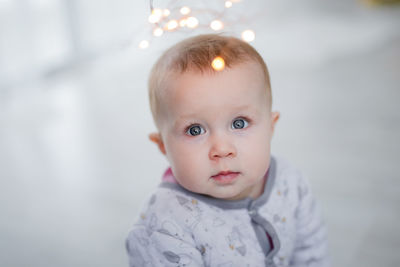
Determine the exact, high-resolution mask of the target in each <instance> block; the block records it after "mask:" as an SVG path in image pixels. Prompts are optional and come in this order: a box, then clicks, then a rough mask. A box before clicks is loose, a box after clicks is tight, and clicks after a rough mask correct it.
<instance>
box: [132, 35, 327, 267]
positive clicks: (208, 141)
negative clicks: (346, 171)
mask: <svg viewBox="0 0 400 267" xmlns="http://www.w3.org/2000/svg"><path fill="white" fill-rule="evenodd" d="M149 94H150V105H151V111H152V114H153V118H154V121H155V124H156V126H157V129H158V132H157V133H152V134H150V139H151V140H152V141H153V142H154V143H156V144H157V146H158V148H159V149H160V151H161V153H162V154H164V155H165V156H166V158H167V160H168V162H169V164H170V166H171V168H170V169H168V170H167V171H166V172H165V174H164V177H163V181H162V182H161V184H160V185H159V187H158V188H157V189H156V191H155V193H154V194H153V195H152V196H151V197H150V198H149V200H148V202H147V204H146V205H145V207H144V208H143V210H142V213H141V215H140V217H139V218H138V220H137V222H136V224H135V225H134V226H133V229H132V231H131V232H130V234H129V236H128V238H127V242H126V246H127V251H128V254H129V261H130V266H138V267H143V266H219V267H225V266H240V267H242V266H318V267H319V266H328V264H329V262H328V257H327V244H326V243H327V242H326V234H325V227H324V224H323V223H322V221H321V218H320V215H319V212H318V208H317V205H316V202H315V200H314V197H313V196H312V194H311V191H310V187H309V185H308V183H307V181H306V180H305V179H304V178H303V177H302V176H301V174H300V173H299V172H298V171H297V170H296V169H295V168H293V167H292V166H290V165H289V164H288V163H287V162H286V161H284V160H282V159H280V158H276V157H274V156H271V154H270V150H271V149H270V147H271V138H272V135H273V132H274V128H275V125H276V122H277V121H278V119H279V113H278V112H272V111H271V102H272V97H271V86H270V80H269V74H268V70H267V66H266V64H265V62H264V60H263V59H262V57H261V56H260V55H259V54H258V52H257V51H256V50H255V49H254V48H253V47H251V46H250V45H249V44H247V43H245V42H243V41H241V40H239V39H237V38H234V37H226V36H222V35H214V34H209V35H199V36H196V37H192V38H189V39H186V40H184V41H182V42H180V43H178V44H176V45H174V46H173V47H171V48H170V49H169V50H167V51H166V52H165V53H164V54H163V55H162V56H161V57H160V59H159V60H158V61H157V62H156V64H155V65H154V67H153V69H152V72H151V74H150V79H149Z"/></svg>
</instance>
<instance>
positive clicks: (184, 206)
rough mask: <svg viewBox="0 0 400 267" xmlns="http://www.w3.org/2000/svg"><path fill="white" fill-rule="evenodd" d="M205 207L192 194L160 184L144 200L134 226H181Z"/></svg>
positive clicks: (197, 216)
mask: <svg viewBox="0 0 400 267" xmlns="http://www.w3.org/2000/svg"><path fill="white" fill-rule="evenodd" d="M205 209H206V207H205V205H204V203H202V201H201V200H199V199H197V198H196V197H195V196H194V195H193V194H189V193H185V192H184V191H180V190H174V189H171V188H168V187H162V186H160V187H158V188H157V190H156V191H155V192H154V193H153V194H152V195H151V196H150V197H149V198H148V200H147V201H146V203H145V205H144V206H143V208H142V210H141V212H140V216H139V218H138V221H137V223H136V226H140V225H141V226H145V227H146V228H149V227H150V228H152V227H153V228H154V227H157V228H158V229H167V228H173V229H175V228H182V227H184V226H185V225H187V224H188V222H190V221H192V220H198V219H199V218H200V217H201V215H202V214H203V213H204V210H205ZM207 209H208V207H207Z"/></svg>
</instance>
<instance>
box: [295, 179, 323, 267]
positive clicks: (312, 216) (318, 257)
mask: <svg viewBox="0 0 400 267" xmlns="http://www.w3.org/2000/svg"><path fill="white" fill-rule="evenodd" d="M300 181H301V182H300V183H299V185H298V188H297V190H298V199H299V204H298V206H297V208H296V211H295V212H296V213H295V216H296V218H297V225H296V227H297V232H296V242H295V248H294V254H293V257H292V259H291V262H290V266H295V267H303V266H304V267H306V266H307V267H327V266H330V262H329V257H328V252H327V237H326V228H325V224H324V222H323V220H322V217H321V213H320V210H319V207H318V204H317V202H316V200H315V198H314V196H313V194H312V193H311V188H310V185H309V183H308V181H307V180H305V179H304V178H301V180H300Z"/></svg>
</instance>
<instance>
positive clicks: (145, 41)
mask: <svg viewBox="0 0 400 267" xmlns="http://www.w3.org/2000/svg"><path fill="white" fill-rule="evenodd" d="M147 47H149V41H147V40H143V41H141V42H140V43H139V48H140V49H146V48H147Z"/></svg>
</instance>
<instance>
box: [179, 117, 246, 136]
mask: <svg viewBox="0 0 400 267" xmlns="http://www.w3.org/2000/svg"><path fill="white" fill-rule="evenodd" d="M251 122H252V121H251V119H249V118H247V117H244V116H240V117H237V118H235V119H234V120H233V121H232V122H231V125H230V127H231V129H232V130H242V129H245V128H247V127H249V125H250V124H251ZM205 133H206V129H205V127H203V126H202V125H201V124H199V123H191V124H189V126H187V127H185V134H186V135H188V136H199V135H203V134H205Z"/></svg>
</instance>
